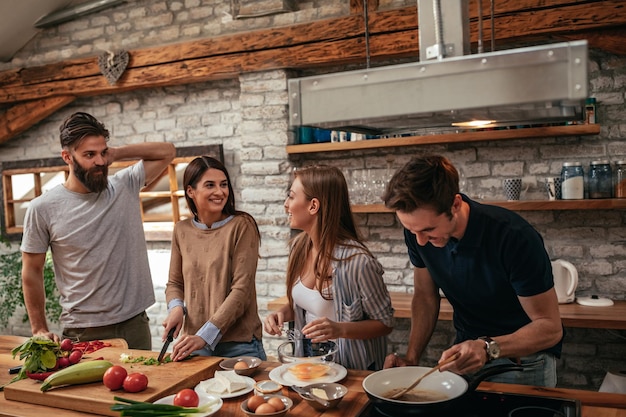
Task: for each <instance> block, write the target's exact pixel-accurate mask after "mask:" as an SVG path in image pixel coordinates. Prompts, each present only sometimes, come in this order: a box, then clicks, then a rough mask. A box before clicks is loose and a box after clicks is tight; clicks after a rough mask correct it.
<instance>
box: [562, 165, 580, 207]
mask: <svg viewBox="0 0 626 417" xmlns="http://www.w3.org/2000/svg"><path fill="white" fill-rule="evenodd" d="M584 197H585V177H584V172H583V165H582V164H581V163H580V162H564V163H563V168H562V169H561V199H563V200H582V199H583V198H584Z"/></svg>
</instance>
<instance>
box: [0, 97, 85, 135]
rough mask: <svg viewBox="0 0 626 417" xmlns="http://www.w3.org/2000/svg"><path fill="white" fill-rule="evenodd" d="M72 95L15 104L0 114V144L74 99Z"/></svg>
mask: <svg viewBox="0 0 626 417" xmlns="http://www.w3.org/2000/svg"><path fill="white" fill-rule="evenodd" d="M75 99H76V97H74V96H57V97H49V98H45V99H41V100H36V101H29V102H25V103H20V104H17V105H15V106H13V107H11V108H10V109H9V110H7V112H6V113H4V114H1V115H0V144H1V143H4V142H6V141H8V140H9V139H11V138H12V137H13V136H16V135H19V134H20V133H22V132H25V131H26V130H28V129H29V128H30V127H31V126H32V125H34V124H35V123H37V122H39V121H41V120H43V119H45V118H46V117H48V116H50V115H51V114H53V113H54V112H55V111H57V110H58V109H61V108H63V107H65V106H67V105H68V104H69V103H71V102H72V101H74V100H75Z"/></svg>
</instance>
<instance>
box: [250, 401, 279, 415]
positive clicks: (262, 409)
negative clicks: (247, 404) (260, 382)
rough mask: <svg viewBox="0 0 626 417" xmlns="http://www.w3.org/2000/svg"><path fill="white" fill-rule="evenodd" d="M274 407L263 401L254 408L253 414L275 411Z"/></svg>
mask: <svg viewBox="0 0 626 417" xmlns="http://www.w3.org/2000/svg"><path fill="white" fill-rule="evenodd" d="M275 412H276V409H275V408H274V407H272V405H271V404H269V403H263V404H261V405H260V406H258V407H257V408H256V411H255V412H254V413H255V414H272V413H275Z"/></svg>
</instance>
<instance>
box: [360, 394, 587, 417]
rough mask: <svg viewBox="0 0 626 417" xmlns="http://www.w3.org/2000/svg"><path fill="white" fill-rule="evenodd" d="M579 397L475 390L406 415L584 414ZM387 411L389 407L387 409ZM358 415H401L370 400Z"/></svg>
mask: <svg viewBox="0 0 626 417" xmlns="http://www.w3.org/2000/svg"><path fill="white" fill-rule="evenodd" d="M580 409H581V406H580V401H578V400H572V399H565V398H553V397H541V396H536V395H524V394H509V393H500V392H484V391H475V392H473V393H472V394H470V395H469V396H468V398H466V399H465V400H464V401H463V402H459V403H457V404H455V405H454V407H450V409H446V410H441V409H433V412H432V413H427V412H426V410H425V409H423V408H422V409H420V408H419V406H407V409H406V413H402V414H403V415H406V416H413V415H415V416H430V415H433V416H437V417H581V412H580ZM387 412H388V410H387ZM358 417H399V415H398V413H397V412H394V413H393V414H387V413H385V410H380V409H378V408H376V407H375V406H374V405H373V404H372V403H371V402H370V403H369V405H368V406H367V407H366V408H365V410H363V412H362V413H361V414H360V415H359V416H358Z"/></svg>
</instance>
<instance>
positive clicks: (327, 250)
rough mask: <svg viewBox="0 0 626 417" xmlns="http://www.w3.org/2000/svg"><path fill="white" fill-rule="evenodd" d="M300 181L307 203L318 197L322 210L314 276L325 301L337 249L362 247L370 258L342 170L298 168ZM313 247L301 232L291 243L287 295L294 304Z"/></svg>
mask: <svg viewBox="0 0 626 417" xmlns="http://www.w3.org/2000/svg"><path fill="white" fill-rule="evenodd" d="M295 178H298V179H300V183H301V184H302V189H303V191H304V195H305V196H306V198H307V199H308V200H312V199H313V198H317V199H318V200H319V203H320V209H319V211H318V215H317V228H315V230H317V233H319V236H316V238H317V240H318V241H319V244H320V248H319V253H318V254H317V258H316V259H315V267H314V273H315V278H316V288H317V290H318V291H319V292H320V294H322V296H323V297H324V298H325V299H331V295H330V293H329V292H328V291H327V290H324V289H325V288H328V286H329V284H330V281H331V276H329V275H328V271H329V270H330V267H331V262H332V261H337V260H338V259H335V258H334V256H333V251H334V249H335V246H337V245H339V244H342V245H346V246H350V247H359V248H361V249H363V250H364V251H365V252H367V253H368V254H369V255H371V253H370V251H369V250H368V249H367V247H365V245H364V243H363V238H362V237H361V234H360V233H359V231H358V230H357V228H356V225H355V222H354V217H353V215H352V211H351V210H350V197H349V195H348V185H347V184H346V179H345V177H344V176H343V173H342V172H341V170H340V169H339V168H336V167H332V166H328V165H313V166H308V167H305V168H301V169H297V170H296V171H295V172H294V179H295ZM312 248H313V241H312V239H311V237H310V236H309V235H308V234H307V233H305V232H302V233H300V234H298V235H297V236H296V237H294V238H293V239H292V241H291V250H290V252H289V261H288V263H287V294H288V295H287V296H288V298H289V303H290V304H293V298H292V296H291V288H292V287H293V285H294V284H295V283H296V281H297V280H298V278H299V277H300V276H301V274H302V272H303V270H304V266H305V263H306V260H307V255H308V254H309V252H310V251H311V249H312Z"/></svg>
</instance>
